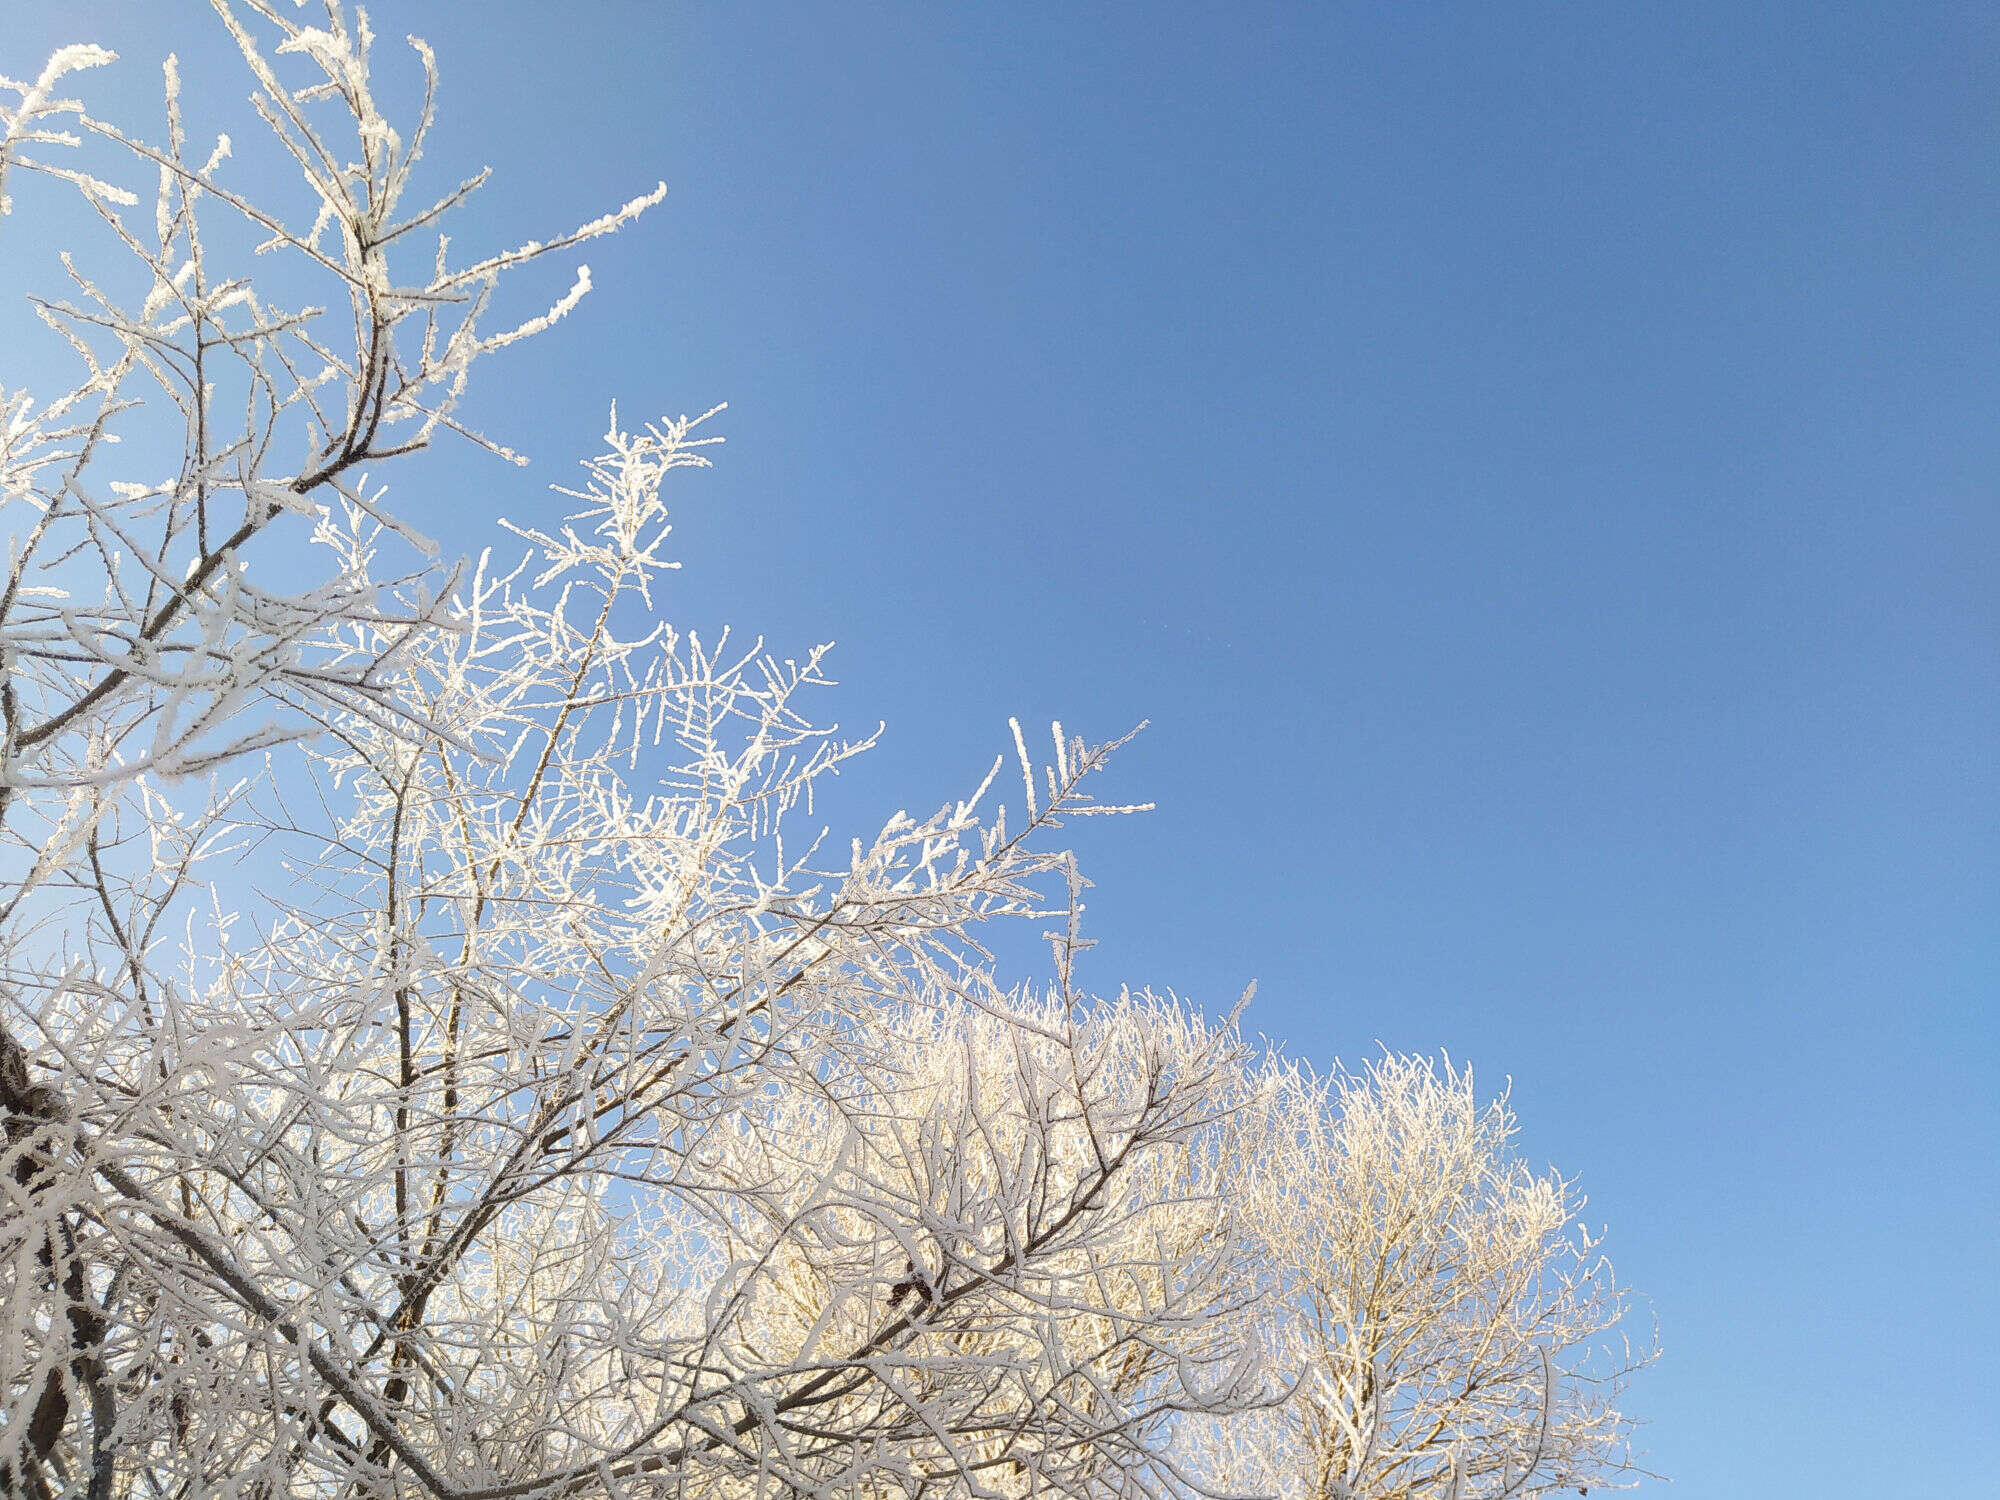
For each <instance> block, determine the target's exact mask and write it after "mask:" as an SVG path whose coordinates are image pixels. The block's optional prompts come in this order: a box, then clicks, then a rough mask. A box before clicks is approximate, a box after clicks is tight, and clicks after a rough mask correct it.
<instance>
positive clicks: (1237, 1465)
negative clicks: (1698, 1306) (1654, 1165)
mask: <svg viewBox="0 0 2000 1500" xmlns="http://www.w3.org/2000/svg"><path fill="white" fill-rule="evenodd" d="M1515 1131H1516V1126H1515V1121H1514V1116H1513V1113H1512V1111H1511V1109H1510V1108H1509V1106H1508V1103H1507V1099H1506V1096H1505V1095H1504V1094H1503V1095H1501V1096H1500V1097H1497V1098H1493V1099H1482V1098H1481V1096H1480V1094H1479V1092H1478V1090H1477V1089H1476V1088H1475V1086H1474V1083H1473V1076H1472V1070H1471V1069H1470V1068H1463V1069H1460V1068H1455V1067H1453V1066H1452V1065H1451V1063H1450V1062H1449V1061H1448V1060H1447V1061H1446V1062H1444V1063H1443V1064H1442V1065H1440V1064H1438V1063H1436V1062H1434V1061H1433V1060H1431V1059H1429V1058H1424V1057H1412V1056H1403V1055H1398V1054H1387V1055H1385V1056H1383V1057H1381V1058H1379V1059H1377V1060H1376V1061H1375V1062H1373V1063H1371V1064H1369V1065H1368V1066H1367V1067H1365V1068H1363V1069H1362V1070H1361V1071H1360V1072H1359V1073H1346V1072H1335V1073H1334V1074H1332V1075H1331V1076H1320V1075H1316V1074H1314V1073H1313V1072H1312V1071H1311V1070H1309V1069H1307V1068H1304V1067H1301V1066H1299V1065H1297V1064H1294V1063H1288V1062H1284V1061H1281V1060H1279V1061H1273V1062H1271V1063H1270V1064H1269V1065H1267V1067H1266V1069H1265V1070H1264V1075H1263V1077H1262V1079H1261V1080H1260V1083H1259V1085H1258V1087H1257V1088H1256V1090H1255V1091H1254V1094H1253V1096H1252V1097H1251V1099H1250V1100H1249V1101H1248V1102H1246V1103H1245V1104H1244V1105H1243V1107H1242V1108H1241V1109H1240V1110H1238V1111H1237V1112H1236V1114H1235V1115H1234V1116H1233V1117H1232V1119H1231V1121H1230V1122H1229V1124H1228V1126H1227V1128H1226V1131H1225V1132H1224V1134H1225V1136H1226V1144H1225V1145H1224V1146H1223V1147H1222V1149H1221V1150H1220V1151H1219V1152H1218V1153H1217V1156H1216V1160H1217V1162H1218V1166H1217V1168H1216V1173H1217V1176H1218V1177H1219V1179H1220V1182H1221V1183H1222V1184H1223V1187H1224V1191H1225V1193H1226V1197H1227V1200H1228V1202H1229V1203H1230V1204H1231V1205H1232V1207H1233V1208H1234V1210H1235V1222H1236V1243H1237V1245H1238V1248H1239V1250H1240V1252H1241V1253H1242V1254H1243V1255H1244V1256H1245V1257H1246V1261H1247V1266H1246V1270H1245V1273H1244V1274H1245V1275H1246V1278H1247V1279H1249V1280H1252V1281H1254V1282H1255V1283H1256V1284H1257V1285H1259V1286H1260V1287H1262V1288H1263V1289H1264V1290H1265V1291H1266V1292H1267V1294H1268V1295H1267V1296H1266V1298H1265V1299H1264V1300H1263V1301H1262V1302H1261V1304H1260V1314H1259V1320H1258V1321H1259V1337H1260V1341H1261V1342H1262V1343H1263V1345H1264V1347H1265V1349H1266V1350H1267V1352H1268V1353H1269V1355H1270V1357H1271V1359H1272V1361H1273V1363H1274V1364H1276V1365H1277V1366H1279V1367H1282V1368H1284V1369H1286V1370H1289V1371H1290V1372H1292V1375H1293V1378H1294V1382H1295V1383H1294V1385H1293V1389H1292V1393H1291V1396H1290V1399H1289V1400H1287V1401H1285V1402H1284V1403H1282V1404H1280V1405H1277V1406H1275V1407H1273V1408H1270V1409H1267V1410H1265V1411H1262V1412H1257V1413H1253V1414H1250V1415H1247V1416H1240V1417H1235V1418H1233V1419H1226V1420H1224V1421H1220V1422H1214V1421H1195V1422H1191V1423H1189V1424H1188V1425H1187V1430H1186V1432H1185V1434H1184V1437H1185V1440H1186V1445H1187V1447H1188V1448H1189V1449H1190V1451H1191V1453H1192V1454H1193V1462H1194V1463H1195V1464H1196V1466H1197V1467H1199V1468H1201V1469H1203V1470H1204V1471H1205V1472H1207V1473H1209V1474H1211V1475H1212V1476H1214V1477H1215V1478H1217V1479H1218V1480H1223V1481H1227V1482H1229V1483H1232V1484H1234V1485H1235V1486H1238V1487H1245V1488H1249V1489H1252V1490H1261V1491H1263V1492H1265V1493H1276V1494H1278V1495H1281V1496H1283V1497H1286V1500H1501V1497H1505V1496H1515V1495H1520V1496H1529V1495H1546V1494H1551V1493H1555V1492H1558V1491H1570V1490H1574V1491H1588V1490H1589V1489H1591V1488H1595V1487H1598V1486H1619V1485H1629V1484H1630V1483H1631V1482H1632V1481H1633V1479H1634V1478H1636V1477H1637V1475H1638V1474H1639V1473H1640V1472H1641V1471H1640V1470H1638V1469H1636V1468H1635V1467H1634V1465H1633V1463H1632V1457H1631V1450H1630V1446H1629V1439H1630V1436H1631V1431H1632V1422H1631V1419H1630V1418H1629V1417H1628V1416H1626V1415H1625V1414H1624V1412H1622V1411H1621V1410H1620V1408H1619V1404H1618V1398H1619V1395H1620V1393H1621V1391H1622V1390H1623V1389H1624V1386H1625V1382H1626V1380H1627V1378H1628V1377H1629V1376H1630V1375H1631V1373H1632V1372H1633V1371H1635V1370H1636V1369H1637V1368H1639V1367H1640V1366H1642V1365H1643V1364H1645V1363H1647V1362H1648V1361H1649V1360H1650V1359H1651V1358H1652V1353H1653V1351H1652V1347H1651V1344H1650V1341H1649V1342H1648V1343H1647V1344H1646V1345H1644V1346H1641V1347H1637V1348H1635V1347H1634V1346H1633V1345H1632V1344H1631V1343H1630V1342H1629V1341H1628V1340H1627V1339H1626V1338H1625V1337H1623V1336H1621V1335H1620V1334H1619V1333H1618V1331H1617V1330H1618V1327H1619V1324H1620V1323H1621V1321H1622V1320H1623V1319H1624V1318H1625V1316H1626V1315H1627V1313H1628V1311H1629V1309H1630V1303H1631V1299H1630V1297H1629V1295H1628V1294H1627V1293H1626V1291H1625V1290H1624V1289H1623V1288H1621V1287H1620V1286H1619V1285H1618V1284H1617V1282H1616V1281H1615V1280H1614V1279H1613V1277H1612V1273H1611V1268H1610V1265H1609V1263H1608V1262H1607V1261H1606V1260H1605V1259H1604V1257H1603V1255H1602V1254H1601V1253H1600V1250H1599V1245H1598V1241H1597V1240H1596V1239H1595V1238H1593V1236H1592V1235H1591V1233H1590V1231H1589V1230H1588V1229H1587V1227H1586V1226H1585V1225H1584V1223H1583V1221H1582V1218H1581V1215H1582V1212H1583V1208H1584V1200H1583V1199H1582V1198H1581V1197H1580V1196H1579V1195H1578V1194H1577V1193H1576V1191H1575V1187H1574V1184H1573V1183H1571V1182H1570V1181H1568V1180H1566V1179H1564V1178H1562V1177H1560V1176H1558V1175H1556V1174H1555V1173H1553V1172H1550V1173H1543V1174H1539V1175H1538V1174H1536V1173H1535V1172H1533V1171H1532V1170H1531V1169H1530V1168H1529V1167H1528V1165H1527V1164H1526V1163H1525V1162H1523V1161H1522V1160H1521V1159H1520V1157H1519V1155H1518V1153H1517V1151H1516V1150H1515V1148H1514V1144H1513V1138H1514V1135H1515ZM1211 1180H1213V1179H1211Z"/></svg>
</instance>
